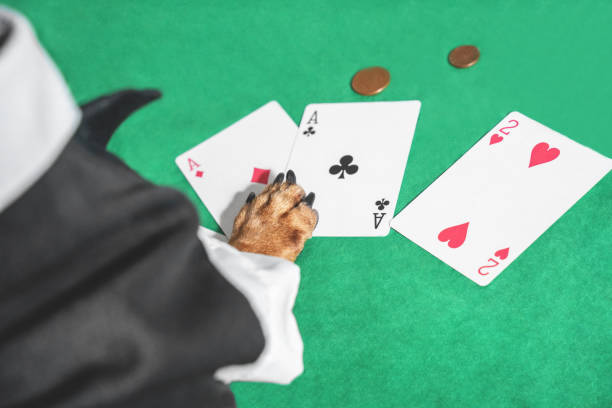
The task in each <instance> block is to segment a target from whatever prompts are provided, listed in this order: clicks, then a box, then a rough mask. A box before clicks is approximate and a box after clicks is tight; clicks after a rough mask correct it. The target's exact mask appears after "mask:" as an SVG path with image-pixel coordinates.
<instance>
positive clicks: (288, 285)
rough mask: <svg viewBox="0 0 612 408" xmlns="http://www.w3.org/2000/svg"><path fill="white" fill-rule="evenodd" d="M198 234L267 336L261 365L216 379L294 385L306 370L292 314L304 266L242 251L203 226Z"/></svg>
mask: <svg viewBox="0 0 612 408" xmlns="http://www.w3.org/2000/svg"><path fill="white" fill-rule="evenodd" d="M198 236H199V238H200V240H201V241H202V243H203V245H204V248H205V249H206V252H207V254H208V257H209V259H210V261H211V262H212V264H213V265H214V266H215V267H216V268H217V270H218V271H219V272H220V273H221V275H222V276H223V277H224V278H225V279H227V281H228V282H230V283H231V284H232V285H233V286H234V287H235V288H236V289H238V290H239V291H240V292H242V294H243V295H244V296H245V297H246V298H247V300H248V301H249V304H250V305H251V308H252V309H253V311H254V312H255V315H256V316H257V318H258V319H259V323H260V325H261V328H262V331H263V334H264V337H265V347H264V349H263V351H262V353H261V355H260V356H259V358H258V359H257V360H256V361H255V362H253V363H250V364H244V365H234V366H227V367H222V368H220V369H218V370H217V372H216V373H215V377H216V378H217V379H218V380H220V381H223V382H225V383H230V382H234V381H257V382H272V383H277V384H289V383H290V382H291V381H293V380H294V379H295V378H296V377H298V376H299V375H300V374H302V372H303V371H304V364H303V359H302V356H303V351H304V344H303V342H302V337H301V336H300V331H299V328H298V326H297V322H296V320H295V316H294V315H293V312H292V309H293V305H294V303H295V298H296V296H297V292H298V288H299V284H300V268H299V267H298V266H297V265H296V264H294V263H293V262H290V261H287V260H285V259H282V258H277V257H274V256H267V255H261V254H252V253H248V252H241V251H238V250H237V249H236V248H234V247H232V246H231V245H229V244H227V243H225V237H224V236H222V235H220V234H216V233H214V232H212V231H210V230H207V229H205V228H203V227H200V230H199V231H198Z"/></svg>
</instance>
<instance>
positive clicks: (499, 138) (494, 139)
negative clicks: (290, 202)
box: [489, 133, 504, 145]
mask: <svg viewBox="0 0 612 408" xmlns="http://www.w3.org/2000/svg"><path fill="white" fill-rule="evenodd" d="M502 140H504V137H503V136H500V135H498V134H497V133H494V134H493V136H491V139H490V140H489V145H493V144H495V143H499V142H501V141H502Z"/></svg>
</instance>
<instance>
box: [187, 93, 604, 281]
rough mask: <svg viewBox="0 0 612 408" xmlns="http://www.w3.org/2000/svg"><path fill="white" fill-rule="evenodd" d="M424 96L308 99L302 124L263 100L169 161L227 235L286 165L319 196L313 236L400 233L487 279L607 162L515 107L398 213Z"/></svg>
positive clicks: (598, 174) (554, 217)
mask: <svg viewBox="0 0 612 408" xmlns="http://www.w3.org/2000/svg"><path fill="white" fill-rule="evenodd" d="M420 108H421V103H420V102H419V101H397V102H351V103H321V104H311V105H308V106H306V108H305V110H304V113H303V116H302V120H301V123H300V125H299V126H297V127H296V125H295V124H294V123H293V121H292V120H291V118H290V117H289V116H288V115H287V113H286V112H285V111H284V110H283V109H282V107H281V106H280V105H279V104H278V103H277V102H274V101H273V102H269V103H268V104H266V105H264V106H262V107H261V108H259V109H257V110H256V111H254V112H252V113H251V114H249V115H247V116H246V117H244V118H242V119H241V120H239V121H238V122H236V123H234V124H233V125H231V126H229V127H228V128H226V129H225V130H223V131H221V132H219V133H217V134H216V135H214V136H212V137H210V138H208V139H207V140H205V141H204V142H202V143H200V144H199V145H197V146H195V147H194V148H192V149H190V150H188V151H187V152H185V153H183V154H181V155H180V156H178V157H177V158H176V164H177V165H178V167H179V169H180V170H181V171H182V172H183V174H184V175H185V177H186V178H187V180H188V181H189V183H190V184H191V186H192V187H193V189H194V190H195V191H196V193H197V194H198V196H199V197H200V199H201V200H202V201H203V203H204V204H205V206H206V207H207V208H208V210H209V212H210V213H211V215H212V216H213V218H214V219H215V220H216V221H217V223H218V224H219V226H220V227H221V229H222V231H223V233H224V234H225V235H226V236H228V237H229V236H230V235H231V232H232V226H233V220H234V217H235V216H236V215H237V214H238V212H239V210H240V208H241V207H242V205H244V203H245V200H246V198H247V196H248V195H249V193H250V192H255V193H259V192H260V191H262V190H263V189H264V188H265V186H266V185H267V184H268V183H270V182H271V181H272V180H274V177H275V176H276V175H277V174H279V173H281V172H286V171H287V170H288V169H292V170H293V171H294V172H295V173H296V175H297V178H298V183H299V184H300V185H301V186H303V187H304V189H305V190H306V191H312V192H315V194H316V202H315V206H314V208H315V209H316V210H317V211H318V212H319V223H318V225H317V227H316V228H315V230H314V232H313V236H326V237H339V236H343V237H356V236H372V237H374V236H386V235H387V234H388V233H389V231H390V228H393V229H395V230H396V231H398V232H399V233H400V234H402V235H403V236H405V237H407V238H408V239H410V240H411V241H413V242H414V243H416V244H417V245H419V246H421V247H422V248H423V249H425V250H426V251H428V252H430V253H431V254H433V255H434V256H436V257H437V258H439V259H440V260H442V261H443V262H445V263H446V264H448V265H449V266H451V267H452V268H454V269H456V270H457V271H458V272H460V273H462V274H463V275H465V276H466V277H468V278H469V279H471V280H472V281H474V282H476V283H477V284H479V285H481V286H485V285H488V284H489V283H490V282H491V281H492V280H493V279H495V277H497V276H498V275H499V274H500V273H501V272H502V271H503V270H504V269H505V268H506V267H508V265H509V264H510V263H511V262H512V261H513V260H514V259H516V258H517V257H518V256H519V255H520V254H521V253H522V252H523V251H524V250H525V249H527V247H529V245H531V243H533V242H534V241H535V240H536V239H537V238H538V237H539V236H540V235H542V234H543V233H544V232H545V231H546V230H547V229H548V228H549V227H550V226H551V225H552V224H553V223H554V222H555V221H556V220H557V219H558V218H560V217H561V216H562V215H563V214H564V213H565V212H566V211H567V210H568V209H569V208H570V207H571V206H572V205H573V204H574V203H575V202H577V201H578V200H579V199H580V198H581V197H582V196H583V195H584V194H586V193H587V192H588V191H589V190H590V189H591V188H592V187H593V186H594V185H595V184H597V182H598V181H599V180H600V179H601V178H603V177H604V176H605V175H606V174H607V172H608V171H609V170H610V168H611V163H612V160H610V159H608V158H606V157H604V156H602V155H600V154H598V153H596V152H595V151H593V150H590V149H589V148H587V147H584V146H582V145H580V144H578V143H576V142H574V141H572V140H570V139H569V138H567V137H565V136H563V135H561V134H559V133H557V132H555V131H553V130H551V129H549V128H547V127H545V126H543V125H541V124H539V123H538V122H536V121H534V120H532V119H529V118H528V117H526V116H524V115H522V114H521V113H518V112H512V113H510V114H509V115H508V116H507V117H506V118H504V119H503V120H502V121H501V122H500V123H499V124H498V125H497V126H495V127H494V128H493V130H491V131H490V132H489V133H487V134H486V135H485V136H484V137H483V138H482V139H480V141H479V142H477V143H476V144H475V145H474V146H473V147H472V148H471V149H469V150H468V151H467V152H466V153H465V154H464V155H463V156H462V157H461V158H460V159H459V160H458V161H457V162H455V163H454V164H453V165H452V166H451V167H450V168H449V169H448V170H446V171H445V172H444V173H443V174H442V175H441V176H440V177H439V178H438V179H436V180H435V181H434V182H433V183H432V184H431V185H430V186H429V187H428V188H427V189H425V190H424V191H423V192H422V193H421V194H420V195H418V196H417V197H416V198H415V199H414V200H413V201H412V202H410V203H409V204H408V205H407V206H406V207H405V208H404V209H403V210H402V211H401V212H400V213H399V214H398V215H397V216H396V217H395V218H393V215H394V213H395V209H396V204H397V202H396V201H397V198H398V196H399V191H400V188H401V184H402V180H403V178H404V170H405V168H406V163H407V160H408V155H409V152H410V147H411V144H412V138H413V136H414V133H415V128H416V124H417V120H418V117H419V112H420Z"/></svg>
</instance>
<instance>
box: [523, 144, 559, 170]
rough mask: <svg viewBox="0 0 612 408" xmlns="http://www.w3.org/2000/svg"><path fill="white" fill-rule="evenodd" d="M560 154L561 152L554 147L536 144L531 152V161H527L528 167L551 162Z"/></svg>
mask: <svg viewBox="0 0 612 408" xmlns="http://www.w3.org/2000/svg"><path fill="white" fill-rule="evenodd" d="M560 153H561V152H560V151H559V149H557V148H555V147H552V148H549V146H548V143H544V142H542V143H538V144H537V145H535V146H534V147H533V149H532V150H531V160H529V167H533V166H537V165H538V164H543V163H548V162H549V161H553V160H555V159H556V158H557V157H559V154H560Z"/></svg>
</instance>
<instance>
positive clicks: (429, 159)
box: [5, 0, 612, 408]
mask: <svg viewBox="0 0 612 408" xmlns="http://www.w3.org/2000/svg"><path fill="white" fill-rule="evenodd" d="M5 3H7V4H9V5H11V6H13V7H14V8H17V9H19V10H21V11H22V12H23V13H25V14H26V15H27V16H28V17H29V18H30V19H31V21H32V22H33V24H34V25H35V27H36V29H37V31H38V33H39V37H40V39H41V41H42V43H43V44H44V45H45V47H46V48H47V49H48V50H49V53H50V54H51V56H52V57H53V58H54V59H55V61H56V62H57V64H58V65H59V67H60V68H61V70H62V72H63V73H64V75H65V77H66V78H67V81H68V83H69V85H70V87H71V89H72V92H73V93H74V95H75V98H76V99H77V100H78V101H81V102H83V101H86V100H88V99H90V98H93V97H95V96H98V95H100V94H103V93H107V92H109V91H112V90H115V89H118V88H123V87H157V88H160V89H161V90H162V91H163V92H164V97H163V99H162V100H161V101H159V102H156V103H155V104H153V105H151V106H150V107H147V108H146V109H144V110H142V111H141V112H139V113H138V114H136V115H135V116H134V117H133V118H131V119H129V121H128V122H126V123H125V124H124V125H122V126H121V128H120V129H119V130H118V132H117V134H116V135H115V137H114V139H113V140H112V142H111V144H110V149H111V150H112V151H114V152H115V153H116V154H118V155H119V156H120V157H122V158H123V159H124V160H125V161H126V162H127V163H128V164H129V165H130V166H132V167H133V168H134V169H136V170H137V171H138V172H140V173H141V174H142V175H143V176H144V177H146V178H147V179H150V180H152V181H154V182H156V183H159V184H162V185H167V186H172V187H175V188H177V189H179V190H181V191H183V192H184V193H185V194H187V196H188V197H189V198H190V199H191V201H192V202H193V204H194V205H195V206H196V207H197V209H198V211H199V214H200V217H201V222H202V225H204V226H206V227H209V228H212V229H217V226H216V224H215V222H214V220H213V218H212V217H211V216H210V214H209V213H208V212H207V210H206V208H205V207H204V205H203V204H202V203H201V202H200V201H199V199H198V198H197V196H196V195H195V193H194V192H193V191H192V190H191V188H190V186H189V185H188V183H187V181H186V180H185V179H184V177H183V176H182V174H181V173H180V172H179V170H178V168H177V167H176V165H175V164H174V158H175V157H176V156H177V155H178V154H180V153H182V152H183V151H185V150H187V149H188V148H190V147H192V146H194V145H195V144H197V143H199V142H201V141H202V140H204V139H206V138H208V137H210V136H211V135H213V134H215V133H216V132H218V131H219V130H221V129H223V128H225V127H226V126H228V125H229V124H231V123H233V122H234V121H236V120H237V119H239V118H241V117H243V116H244V115H246V114H247V113H249V112H251V111H253V110H254V109H255V108H257V107H259V106H261V105H263V104H264V103H266V102H268V101H270V100H277V101H278V102H279V103H280V104H281V105H282V106H283V107H284V108H285V110H286V111H287V112H288V113H289V115H290V116H291V117H292V118H293V119H294V120H295V121H296V122H297V121H299V119H300V117H301V114H302V111H303V109H304V107H305V106H306V105H307V104H308V103H314V102H349V101H393V100H407V99H418V100H421V101H422V109H421V115H420V118H419V121H418V125H417V128H416V133H415V137H414V142H413V145H412V150H411V153H410V157H409V160H408V163H407V167H406V173H405V176H404V180H403V185H402V188H401V193H400V195H399V203H398V211H399V209H401V208H402V207H403V206H405V205H406V204H407V203H408V202H410V200H412V199H413V198H414V197H416V196H417V195H418V194H419V193H420V192H421V191H422V190H423V189H424V188H426V187H427V186H428V185H429V184H430V183H431V182H432V181H433V180H434V179H435V178H436V177H437V176H438V175H440V174H441V173H442V172H443V171H444V170H445V169H446V168H448V166H449V165H451V164H452V163H453V162H454V161H455V160H456V159H457V158H458V157H460V155H461V154H462V153H464V152H465V151H466V150H467V149H468V148H469V147H470V146H472V145H473V144H474V143H475V142H476V141H477V140H478V139H479V138H480V137H482V135H484V133H486V132H487V131H488V130H489V129H490V128H492V127H493V126H494V125H495V124H496V123H497V122H498V121H500V120H501V119H502V118H503V117H504V116H505V115H506V114H507V113H508V112H511V111H513V110H518V111H520V112H522V113H524V114H526V115H528V116H530V117H532V118H533V119H535V120H538V121H539V122H541V123H543V124H545V125H547V126H549V127H552V128H553V129H555V130H557V131H559V132H561V133H563V134H565V135H567V136H569V137H570V138H572V139H574V140H576V141H578V142H580V143H582V144H584V145H586V146H589V147H591V148H593V149H595V150H596V151H598V152H600V153H602V154H604V155H606V156H612V132H611V130H610V129H611V126H610V119H611V114H610V109H611V106H612V103H611V97H612V69H611V68H610V67H611V66H612V25H611V24H610V18H611V17H612V2H610V1H609V0H599V1H586V0H585V1H576V0H572V1H552V0H547V1H528V0H525V1H519V0H506V1H477V0H469V1H467V0H466V1H463V2H458V1H450V0H448V1H433V0H431V1H415V0H406V1H376V2H373V1H368V2H365V1H363V2H362V1H337V2H332V1H320V0H310V1H308V2H299V1H293V2H291V1H273V0H268V1H242V2H232V1H223V2H221V1H220V2H212V1H196V0H193V1H176V2H166V1H153V0H147V1H138V2H137V1H124V0H112V1H109V0H107V1H87V2H85V1H80V0H70V1H44V2H43V1H37V0H10V1H5ZM460 44H475V45H477V46H478V47H479V48H480V51H481V58H480V61H479V62H478V63H477V64H476V65H475V66H474V67H472V68H469V69H464V70H459V69H456V68H453V67H452V66H450V65H449V64H448V63H447V59H446V58H447V55H448V52H449V51H450V50H451V49H452V48H453V47H455V46H457V45H460ZM372 65H382V66H384V67H386V68H387V69H388V70H389V71H390V73H391V84H390V85H389V87H388V88H387V89H386V90H385V91H384V92H382V93H381V94H379V95H377V96H374V97H366V96H360V95H357V94H355V93H354V92H353V91H352V90H351V88H350V80H351V77H352V75H353V74H354V73H355V72H356V71H357V70H359V69H360V68H364V67H368V66H372ZM237 148H238V146H237ZM297 176H298V181H299V174H298V175H297ZM611 199H612V178H611V177H610V176H609V175H608V176H607V177H605V178H604V179H603V180H602V181H601V182H600V183H599V184H598V185H597V186H596V187H595V188H593V189H592V190H591V191H590V192H589V193H588V194H586V196H584V197H583V198H582V199H581V200H580V201H579V202H578V203H577V204H576V205H574V206H573V207H572V208H571V210H569V211H568V212H567V213H566V214H565V215H564V216H563V217H562V218H561V219H560V220H559V221H557V222H556V223H555V224H554V225H553V226H552V227H551V228H550V229H549V230H548V231H546V232H545V233H544V234H543V235H542V236H541V237H540V238H539V239H538V240H537V241H536V242H535V243H534V244H533V245H532V246H531V247H530V248H528V249H527V250H526V251H525V252H524V253H523V254H522V255H521V256H520V257H519V258H518V259H517V260H516V261H515V262H514V263H513V264H512V265H511V266H510V267H509V268H508V269H506V271H505V272H504V273H502V274H501V275H500V276H499V277H498V278H497V279H496V280H495V281H494V282H493V283H492V284H491V285H490V286H488V287H484V288H483V287H479V286H477V285H476V284H474V283H473V282H471V281H470V280H468V279H467V278H465V277H464V276H462V275H461V274H459V273H458V272H456V271H454V270H453V269H451V268H450V267H449V266H447V265H446V264H444V263H442V262H441V261H439V260H438V259H437V258H435V257H434V256H432V255H430V254H429V253H427V252H426V251H424V250H423V249H421V248H420V247H418V246H417V245H415V244H414V243H412V242H411V241H409V240H407V239H405V238H404V237H402V236H401V235H400V234H398V233H396V232H395V231H392V232H391V233H390V234H389V236H387V237H384V238H314V239H312V240H310V241H309V242H308V243H307V246H306V249H305V250H304V252H303V253H302V255H301V256H300V258H299V259H298V262H297V263H298V264H299V265H300V267H301V271H302V281H301V285H300V291H299V295H298V298H297V301H296V305H295V314H296V316H297V320H298V323H299V326H300V330H301V333H302V336H303V339H304V345H305V350H304V365H305V371H304V374H303V375H302V376H301V377H299V378H298V379H296V380H295V381H294V382H293V383H292V384H291V385H289V386H280V385H274V384H252V383H236V384H233V385H232V389H233V390H234V392H235V394H236V398H237V402H238V406H239V407H241V408H245V407H269V408H275V407H279V408H280V407H283V408H284V407H317V408H318V407H346V408H353V407H421V406H423V407H430V406H431V407H477V406H487V407H606V406H607V407H609V406H612V289H611V283H610V282H611V277H612V273H611V270H612V268H610V265H611V264H612V255H611V253H612V251H611V250H610V249H611V246H610V238H611V233H612V226H611V222H610V220H611V219H612V206H611V205H610V203H611ZM92 216H95V214H92Z"/></svg>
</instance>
